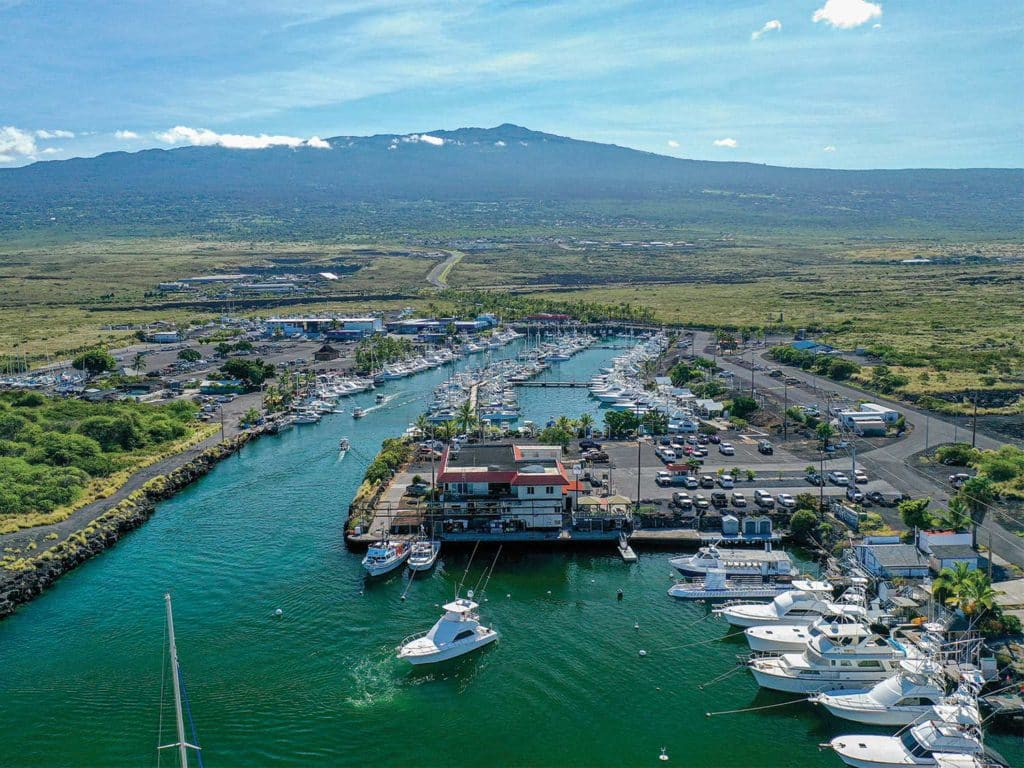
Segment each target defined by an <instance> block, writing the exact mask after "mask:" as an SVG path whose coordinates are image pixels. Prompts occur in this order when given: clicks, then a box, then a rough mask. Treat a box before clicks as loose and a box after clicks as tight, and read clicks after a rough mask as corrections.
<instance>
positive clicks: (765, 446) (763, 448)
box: [757, 440, 775, 456]
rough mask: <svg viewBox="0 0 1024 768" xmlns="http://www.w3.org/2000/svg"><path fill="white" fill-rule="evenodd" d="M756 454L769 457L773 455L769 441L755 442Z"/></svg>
mask: <svg viewBox="0 0 1024 768" xmlns="http://www.w3.org/2000/svg"><path fill="white" fill-rule="evenodd" d="M757 452H758V453H763V454H764V455H765V456H771V455H772V454H773V453H775V448H774V446H772V444H771V441H770V440H759V441H758V442H757Z"/></svg>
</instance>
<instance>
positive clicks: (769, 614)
mask: <svg viewBox="0 0 1024 768" xmlns="http://www.w3.org/2000/svg"><path fill="white" fill-rule="evenodd" d="M831 596H832V585H831V584H829V583H828V582H827V581H803V580H800V581H794V582H793V589H790V590H787V591H785V592H783V593H782V594H781V595H777V596H776V597H775V598H774V599H773V600H772V601H771V602H770V603H767V604H766V603H748V602H742V603H733V604H731V605H724V606H722V607H721V608H716V609H715V611H714V612H715V613H717V614H718V615H719V616H722V617H723V618H724V619H725V620H726V621H727V622H729V623H730V624H732V625H733V626H734V627H759V626H764V625H766V624H810V623H812V622H813V621H815V620H816V619H818V618H820V617H821V616H822V615H823V614H825V613H828V611H829V599H830V598H831Z"/></svg>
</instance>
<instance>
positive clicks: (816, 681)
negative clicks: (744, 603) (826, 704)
mask: <svg viewBox="0 0 1024 768" xmlns="http://www.w3.org/2000/svg"><path fill="white" fill-rule="evenodd" d="M771 670H772V668H771V667H768V668H767V669H766V668H761V667H758V666H757V665H756V661H755V662H754V663H751V665H750V671H751V672H752V673H753V675H754V679H755V680H756V681H757V684H758V685H759V686H761V687H762V688H767V689H768V690H771V691H781V692H783V693H828V692H829V691H839V690H843V689H846V690H849V689H851V688H863V689H865V690H866V689H868V688H870V687H871V686H873V685H874V684H875V683H877V682H880V681H881V680H884V679H885V677H887V676H888V674H889V672H886V673H884V674H882V675H874V676H871V675H868V674H864V675H863V677H859V678H850V677H846V678H842V679H840V678H838V677H830V676H829V675H828V674H827V673H825V674H821V675H814V676H812V675H796V676H790V675H784V674H780V673H778V672H773V671H771Z"/></svg>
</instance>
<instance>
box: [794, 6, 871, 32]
mask: <svg viewBox="0 0 1024 768" xmlns="http://www.w3.org/2000/svg"><path fill="white" fill-rule="evenodd" d="M881 15H882V6H881V5H879V4H878V3H869V2H867V0H826V2H825V4H824V5H823V6H822V7H821V8H819V9H818V10H816V11H815V12H814V15H813V16H812V17H811V20H812V21H814V22H815V23H817V22H819V21H824V22H825V23H827V24H828V25H829V26H832V27H836V28H837V29H853V28H854V27H859V26H860V25H861V24H866V23H867V22H869V21H871V19H874V18H877V17H878V16H881Z"/></svg>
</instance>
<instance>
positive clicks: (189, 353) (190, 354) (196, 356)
mask: <svg viewBox="0 0 1024 768" xmlns="http://www.w3.org/2000/svg"><path fill="white" fill-rule="evenodd" d="M178 359H179V360H184V361H185V362H186V363H197V362H199V361H200V360H202V359H203V356H202V354H201V353H200V352H199V350H198V349H192V347H185V348H184V349H183V350H181V351H180V352H179V353H178Z"/></svg>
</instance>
